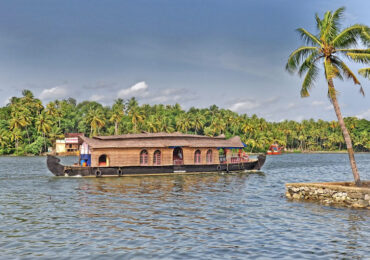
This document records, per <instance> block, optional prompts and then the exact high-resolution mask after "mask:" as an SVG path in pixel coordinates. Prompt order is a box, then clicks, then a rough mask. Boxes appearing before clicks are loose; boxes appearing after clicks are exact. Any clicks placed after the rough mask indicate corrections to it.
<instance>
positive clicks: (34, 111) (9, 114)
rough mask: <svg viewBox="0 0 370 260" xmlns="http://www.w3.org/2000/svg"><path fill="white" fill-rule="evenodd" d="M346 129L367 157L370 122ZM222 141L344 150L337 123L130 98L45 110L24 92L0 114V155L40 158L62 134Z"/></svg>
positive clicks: (351, 123) (351, 121) (65, 103)
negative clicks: (236, 137)
mask: <svg viewBox="0 0 370 260" xmlns="http://www.w3.org/2000/svg"><path fill="white" fill-rule="evenodd" d="M344 121H345V123H346V125H347V127H348V128H350V129H351V137H352V140H353V147H354V149H355V151H357V152H369V151H370V121H367V120H365V119H361V120H360V119H357V118H355V117H350V118H345V119H344ZM175 131H179V132H182V133H192V134H201V135H209V136H216V135H220V134H224V135H225V136H226V137H230V136H233V135H239V136H240V137H241V139H242V141H243V142H244V143H246V144H247V147H246V151H247V152H264V151H266V150H267V149H268V147H269V146H270V144H272V143H274V142H277V143H279V144H280V145H283V146H285V147H286V148H287V149H288V150H290V151H296V152H297V151H312V152H314V151H338V150H344V149H346V146H345V142H344V139H343V136H342V133H341V129H340V127H339V125H338V122H336V121H331V122H328V121H324V120H317V121H316V120H313V119H310V120H303V121H302V122H296V121H283V122H268V121H266V120H265V119H263V118H260V117H257V116H256V115H246V114H241V115H240V114H237V113H235V112H232V111H230V110H226V109H220V108H218V107H217V106H216V105H213V106H211V107H209V108H202V109H199V108H194V107H192V108H190V109H189V110H187V111H185V110H183V109H182V108H181V106H180V105H179V104H175V105H148V104H143V105H139V104H138V102H137V100H136V99H135V98H131V99H130V100H122V99H117V100H116V101H115V102H114V104H113V105H112V106H103V105H101V104H99V103H97V102H91V101H83V102H81V103H77V102H76V100H75V99H73V98H69V99H64V100H55V101H52V102H49V103H47V104H45V105H43V104H42V102H41V101H40V100H39V99H37V98H35V97H34V95H33V93H32V92H31V91H29V90H23V91H22V96H20V97H12V98H11V99H10V101H9V103H8V104H7V105H6V106H4V107H1V108H0V154H2V155H7V154H14V155H26V154H35V155H37V154H41V153H43V152H45V151H46V150H47V147H50V146H52V145H53V144H54V143H55V140H56V139H61V138H64V133H72V132H80V133H85V135H87V136H94V135H113V134H126V133H138V132H151V133H155V132H175Z"/></svg>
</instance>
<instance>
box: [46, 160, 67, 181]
mask: <svg viewBox="0 0 370 260" xmlns="http://www.w3.org/2000/svg"><path fill="white" fill-rule="evenodd" d="M46 164H47V166H48V169H49V171H51V172H52V173H53V174H54V175H55V176H64V166H63V165H62V164H60V159H59V158H57V157H55V156H53V155H48V156H47V162H46Z"/></svg>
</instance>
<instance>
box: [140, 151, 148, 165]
mask: <svg viewBox="0 0 370 260" xmlns="http://www.w3.org/2000/svg"><path fill="white" fill-rule="evenodd" d="M140 165H148V152H147V150H142V151H141V153H140Z"/></svg>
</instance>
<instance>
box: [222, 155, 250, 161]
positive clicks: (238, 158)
mask: <svg viewBox="0 0 370 260" xmlns="http://www.w3.org/2000/svg"><path fill="white" fill-rule="evenodd" d="M219 159H220V163H241V162H248V161H249V157H248V156H245V157H244V156H242V157H241V156H240V155H239V154H230V155H227V156H225V155H220V156H219Z"/></svg>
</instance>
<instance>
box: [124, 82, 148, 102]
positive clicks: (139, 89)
mask: <svg viewBox="0 0 370 260" xmlns="http://www.w3.org/2000/svg"><path fill="white" fill-rule="evenodd" d="M148 88H149V87H148V85H147V84H146V82H145V81H141V82H138V83H136V84H135V85H133V86H131V87H129V88H125V89H122V90H120V91H118V94H117V95H118V97H119V98H128V97H146V96H148V95H149V92H148Z"/></svg>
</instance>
